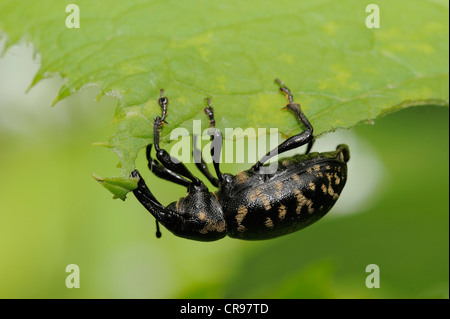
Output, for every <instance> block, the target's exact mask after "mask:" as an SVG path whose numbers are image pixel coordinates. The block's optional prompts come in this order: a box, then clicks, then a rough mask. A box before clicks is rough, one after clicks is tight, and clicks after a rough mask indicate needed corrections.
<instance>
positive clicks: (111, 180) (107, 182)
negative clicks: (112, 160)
mask: <svg viewBox="0 0 450 319" xmlns="http://www.w3.org/2000/svg"><path fill="white" fill-rule="evenodd" d="M92 177H94V179H95V180H96V181H97V182H99V183H100V184H101V185H102V186H103V187H105V188H106V189H107V190H109V191H110V192H111V193H113V194H114V198H120V199H121V200H125V199H126V195H127V194H128V193H129V192H131V191H132V190H134V189H136V188H137V184H138V178H134V177H105V178H103V177H100V176H98V175H96V174H92Z"/></svg>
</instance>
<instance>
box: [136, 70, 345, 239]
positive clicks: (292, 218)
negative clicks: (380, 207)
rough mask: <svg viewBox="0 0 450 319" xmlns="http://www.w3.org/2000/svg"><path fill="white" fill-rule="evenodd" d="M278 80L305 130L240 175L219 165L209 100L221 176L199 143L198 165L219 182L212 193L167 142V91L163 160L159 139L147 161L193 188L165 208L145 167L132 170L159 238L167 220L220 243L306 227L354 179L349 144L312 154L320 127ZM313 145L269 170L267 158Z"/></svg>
mask: <svg viewBox="0 0 450 319" xmlns="http://www.w3.org/2000/svg"><path fill="white" fill-rule="evenodd" d="M276 82H277V83H278V84H279V85H280V91H281V92H283V93H284V94H285V95H286V97H287V99H288V101H289V103H288V104H287V105H286V108H287V109H289V110H291V111H292V112H293V113H294V114H295V115H296V117H297V118H298V120H299V121H300V123H301V124H302V125H303V126H304V127H305V128H306V129H305V130H304V131H303V132H301V133H300V134H298V135H295V136H292V137H290V138H288V139H287V140H285V141H284V142H283V143H281V144H280V145H279V146H278V147H276V148H274V149H273V150H271V151H270V152H268V153H267V154H266V155H265V156H263V158H262V159H260V160H259V161H258V162H257V163H256V164H255V165H253V166H252V167H251V168H250V169H249V170H246V171H241V172H239V173H238V174H236V175H235V176H234V175H231V174H224V173H222V172H221V171H220V167H219V165H220V160H219V156H220V152H221V148H222V134H221V132H220V131H219V130H218V129H216V128H215V120H214V111H213V108H212V107H211V101H210V100H209V99H207V100H208V106H207V107H205V108H204V111H205V113H206V114H207V116H208V118H209V121H210V130H211V131H210V133H209V134H210V135H211V140H212V147H211V155H212V157H213V164H214V169H215V173H216V175H217V178H215V177H213V176H212V174H211V173H210V172H209V170H208V167H207V166H206V164H205V162H204V160H203V159H202V158H201V156H200V152H199V150H196V149H195V148H194V157H196V158H197V159H199V160H197V161H196V162H198V163H196V165H197V167H198V169H199V170H200V171H201V172H202V173H203V175H205V177H206V178H207V179H208V180H209V181H210V182H211V183H212V185H214V186H215V187H217V188H218V190H217V191H215V192H213V193H211V192H210V191H209V190H208V188H207V187H206V186H205V184H204V183H203V182H202V181H201V180H200V179H198V178H196V177H195V176H194V175H192V173H191V172H190V171H189V170H188V169H187V168H186V166H185V165H184V164H183V163H181V162H179V161H178V160H176V159H174V158H172V157H171V156H170V155H169V153H168V152H167V151H165V150H164V149H162V148H160V145H159V144H160V143H159V137H160V129H161V127H162V125H163V123H164V120H165V117H166V113H167V106H168V102H169V101H168V99H167V97H165V96H164V91H163V90H161V97H160V98H159V100H158V102H159V105H160V106H161V108H162V115H161V117H159V116H158V117H156V118H155V120H154V128H153V132H154V141H153V145H154V146H155V149H156V158H157V159H153V158H152V157H151V155H150V151H151V148H152V144H150V145H148V146H147V152H146V153H147V159H148V166H149V168H150V170H151V171H152V172H153V173H154V174H155V175H157V176H158V177H160V178H163V179H166V180H169V181H172V182H174V183H177V184H180V185H183V186H185V187H187V194H186V196H185V197H182V198H180V199H179V200H178V201H177V202H173V203H171V204H169V205H168V206H166V207H165V206H163V205H162V204H161V203H160V202H159V201H158V200H157V199H156V198H155V197H154V196H153V194H152V193H151V191H150V190H149V189H148V187H147V185H146V184H145V182H144V180H143V178H142V177H141V175H140V174H139V172H138V171H137V170H134V171H133V172H132V173H131V176H133V177H137V178H139V181H138V187H137V188H136V189H135V190H133V193H134V195H135V196H136V198H137V199H138V200H139V202H141V204H142V205H143V206H144V207H145V208H146V209H147V210H148V211H149V212H150V213H151V214H152V215H153V216H154V217H155V218H156V224H157V237H160V236H161V233H160V231H159V227H158V222H160V223H161V224H162V225H163V226H164V227H166V228H167V229H168V230H170V231H171V232H172V233H174V234H175V235H177V236H180V237H184V238H188V239H194V240H199V241H213V240H217V239H221V238H223V237H225V236H226V235H228V236H230V237H233V238H239V239H247V240H259V239H270V238H274V237H278V236H281V235H285V234H289V233H292V232H295V231H297V230H300V229H302V228H305V227H306V226H308V225H311V224H312V223H314V222H316V221H317V220H319V219H320V218H321V217H323V216H324V215H325V214H326V213H327V212H328V211H330V209H331V208H332V207H333V205H334V204H335V203H336V201H337V199H338V197H339V195H340V194H341V192H342V189H343V188H344V185H345V182H346V180H347V162H348V160H349V158H350V153H349V149H348V146H347V145H345V144H341V145H339V146H337V148H336V151H334V152H325V153H310V150H311V147H312V145H313V143H314V136H313V127H312V126H311V124H310V123H309V121H308V119H307V118H306V116H305V115H304V114H303V112H302V111H301V109H300V105H299V104H297V103H294V102H293V96H292V94H291V92H290V90H289V89H288V88H287V87H286V86H285V85H284V84H283V83H282V82H281V81H280V80H278V79H277V80H276ZM306 144H307V145H308V146H307V150H306V153H305V154H299V155H295V156H293V157H289V158H283V159H280V160H279V161H278V163H277V164H278V165H277V169H276V171H274V172H272V173H270V174H267V173H266V172H262V169H263V168H265V167H266V166H267V164H266V165H264V163H266V162H267V161H268V160H269V159H270V158H271V157H273V156H275V155H277V154H281V153H283V152H286V151H289V150H292V149H294V148H297V147H300V146H303V145H306Z"/></svg>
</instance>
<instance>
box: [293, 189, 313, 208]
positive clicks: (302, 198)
mask: <svg viewBox="0 0 450 319" xmlns="http://www.w3.org/2000/svg"><path fill="white" fill-rule="evenodd" d="M294 192H295V196H296V197H297V208H296V209H295V212H296V213H297V214H300V212H301V211H302V208H303V206H305V205H306V206H308V213H309V214H312V213H313V212H314V209H313V208H312V205H313V203H312V201H311V200H310V199H307V198H306V197H305V195H303V193H302V192H301V191H299V190H298V189H296V190H295V191H294Z"/></svg>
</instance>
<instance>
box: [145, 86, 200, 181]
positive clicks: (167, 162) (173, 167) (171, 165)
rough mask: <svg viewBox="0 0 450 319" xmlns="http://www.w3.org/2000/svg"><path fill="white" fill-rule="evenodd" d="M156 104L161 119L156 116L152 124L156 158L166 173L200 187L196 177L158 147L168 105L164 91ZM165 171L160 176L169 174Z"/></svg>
mask: <svg viewBox="0 0 450 319" xmlns="http://www.w3.org/2000/svg"><path fill="white" fill-rule="evenodd" d="M158 102H159V104H160V106H161V111H162V113H161V117H159V116H157V117H156V118H155V121H154V122H153V144H154V145H155V150H156V158H157V159H158V160H159V162H160V163H161V164H162V165H163V166H164V167H165V168H166V169H167V170H168V171H171V172H172V173H175V175H176V174H178V175H181V176H184V177H186V178H188V179H190V180H191V181H192V183H194V184H195V185H200V184H201V181H200V180H199V179H198V178H197V177H195V176H194V175H192V173H191V172H190V171H189V170H188V169H187V168H186V166H185V165H184V164H183V163H181V162H180V161H179V160H178V159H176V158H174V157H172V156H170V154H169V153H168V152H167V151H166V150H164V149H162V148H160V147H159V139H160V129H161V127H162V125H163V124H164V123H167V122H165V117H166V115H167V107H168V104H169V100H168V99H167V97H165V96H164V90H162V89H161V97H160V98H159V99H158ZM157 170H158V169H157ZM167 170H165V173H162V174H165V175H168V174H169V173H168V172H167ZM161 171H162V170H161V169H160V170H159V172H161ZM166 173H167V174H166ZM170 175H172V177H173V175H174V174H170Z"/></svg>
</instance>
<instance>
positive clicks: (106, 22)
mask: <svg viewBox="0 0 450 319" xmlns="http://www.w3.org/2000/svg"><path fill="white" fill-rule="evenodd" d="M76 4H77V5H78V6H79V8H80V18H81V20H80V26H81V27H80V28H79V29H68V28H67V27H66V25H65V20H66V17H67V16H68V15H69V13H66V12H65V4H61V3H60V2H51V3H50V2H48V1H43V0H33V1H10V0H3V1H2V2H1V3H0V30H2V31H3V32H4V33H5V34H6V35H7V37H8V45H10V44H12V43H15V42H17V41H18V40H19V39H20V38H22V37H26V39H27V40H28V41H30V42H32V43H33V44H34V45H35V48H36V51H37V52H39V54H40V57H41V62H42V66H41V68H40V70H39V72H38V74H37V75H36V78H35V80H34V81H33V84H35V83H37V82H38V81H39V80H41V79H43V78H45V77H48V76H52V75H54V74H59V75H60V76H62V77H63V78H64V79H65V83H64V85H63V86H62V87H61V90H60V92H59V94H58V96H57V97H56V99H55V103H56V102H57V101H59V100H61V99H63V98H65V97H67V96H69V95H71V94H73V93H75V92H77V91H79V90H80V89H82V88H83V87H86V86H88V85H95V86H97V87H98V89H99V98H101V97H102V96H103V95H105V94H108V95H113V96H115V97H117V99H118V105H117V109H116V112H115V115H114V120H113V123H114V124H115V125H116V127H117V129H116V133H115V134H114V135H113V136H112V137H111V138H110V139H108V140H107V141H106V142H104V143H103V145H105V146H108V147H111V148H113V149H114V151H115V152H116V153H117V155H118V156H119V161H120V167H121V168H122V174H123V175H124V176H128V175H129V173H130V172H131V171H132V170H133V169H134V162H135V159H136V156H137V154H138V152H139V150H140V149H142V148H143V147H145V146H146V145H147V144H148V143H150V142H151V141H152V120H153V118H154V117H155V116H157V115H158V114H159V113H160V109H159V106H158V104H157V98H158V97H159V90H160V89H161V88H164V89H165V91H166V95H167V96H168V97H169V98H170V101H171V103H170V105H169V115H168V122H169V123H170V125H167V126H166V127H165V128H164V130H163V133H162V134H163V135H164V137H165V141H167V140H168V135H169V133H170V130H172V129H174V128H177V127H185V128H187V129H189V130H190V131H192V120H193V119H197V120H198V119H201V120H203V126H202V128H205V127H206V126H207V121H206V118H205V115H204V114H203V112H202V108H203V106H204V98H205V97H211V98H212V103H213V107H214V109H215V113H216V122H217V127H218V128H220V129H222V130H223V129H224V128H225V127H229V128H236V127H241V128H244V129H245V128H247V127H254V128H258V127H267V128H268V127H276V128H278V129H279V131H280V133H282V134H283V136H285V137H286V136H288V135H291V134H294V133H297V132H299V131H300V130H301V129H302V128H301V127H300V125H299V123H298V121H297V120H296V119H295V117H294V116H292V114H290V113H289V112H283V111H280V108H281V107H282V106H284V104H285V103H286V101H285V99H284V97H283V96H282V95H281V94H279V92H278V91H277V86H276V85H275V84H274V83H273V79H274V78H276V77H278V78H280V79H282V80H283V81H284V82H285V83H286V85H287V86H288V87H289V88H290V89H291V90H292V92H293V94H294V97H295V101H297V102H300V103H301V104H302V108H303V111H304V112H305V114H306V115H307V116H308V118H309V119H310V121H311V123H312V125H313V126H314V129H315V134H316V136H318V135H321V134H324V133H326V132H330V131H333V130H336V129H338V128H349V127H352V126H354V125H356V124H358V123H364V122H367V123H373V121H374V120H375V119H376V118H378V117H379V116H382V115H385V114H387V113H389V112H392V111H396V110H398V109H401V108H405V107H409V106H414V105H446V106H448V96H449V93H448V85H449V83H448V68H449V65H448V47H449V46H448V20H449V15H448V3H447V2H446V1H443V0H442V1H439V0H435V1H423V0H415V1H390V0H389V1H388V0H380V1H377V5H378V6H379V8H380V28H379V29H375V28H371V29H369V28H367V27H366V23H365V21H366V18H367V16H368V15H369V14H370V13H368V12H366V5H367V3H365V2H361V1H358V0H345V1H329V0H322V1H287V0H280V1H265V2H262V1H256V0H249V1H237V0H229V1H226V2H223V1H221V2H218V1H207V0H195V1H150V0H140V1H120V2H119V1H116V2H114V4H112V3H111V1H104V0H103V1H100V0H97V1H87V0H84V1H83V0H79V1H77V2H76Z"/></svg>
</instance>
